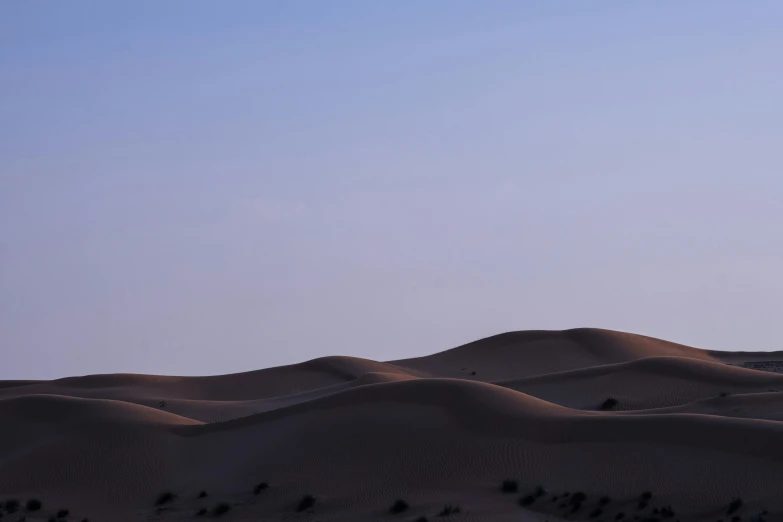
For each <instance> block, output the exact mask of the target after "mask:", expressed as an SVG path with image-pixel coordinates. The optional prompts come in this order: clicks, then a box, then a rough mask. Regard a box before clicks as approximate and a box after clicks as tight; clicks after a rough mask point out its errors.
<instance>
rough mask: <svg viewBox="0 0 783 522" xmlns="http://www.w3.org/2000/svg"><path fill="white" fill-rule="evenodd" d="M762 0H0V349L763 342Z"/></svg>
mask: <svg viewBox="0 0 783 522" xmlns="http://www.w3.org/2000/svg"><path fill="white" fill-rule="evenodd" d="M781 26H783V3H781V2H777V1H754V2H737V1H719V0H709V1H708V0H703V1H695V0H694V1H671V2H637V1H630V2H610V1H595V2H570V1H552V0H546V1H526V2H522V1H517V0H508V1H496V0H489V1H484V0H482V1H462V0H449V1H447V0H428V1H422V2H415V1H391V0H389V1H364V0H361V1H359V0H357V1H340V0H334V1H323V2H318V1H299V0H291V1H288V0H286V1H271V0H268V1H255V0H254V1H228V2H217V1H196V0H171V1H166V2H158V1H153V0H142V1H138V2H116V1H105V0H96V1H84V0H73V1H69V2H55V1H48V2H47V1H6V2H2V3H0V80H1V81H0V350H2V354H3V357H2V363H0V378H7V379H21V378H54V377H62V376H67V375H77V374H88V373H109V372H142V373H159V374H180V375H194V374H216V373H228V372H238V371H245V370H252V369H257V368H261V367H267V366H273V365H279V364H286V363H292V362H298V361H302V360H306V359H310V358H314V357H318V356H323V355H332V354H343V355H355V356H360V357H367V358H372V359H379V360H384V359H394V358H402V357H410V356H416V355H424V354H427V353H432V352H436V351H440V350H444V349H447V348H450V347H453V346H456V345H458V344H461V343H464V342H468V341H472V340H475V339H477V338H480V337H484V336H488V335H492V334H495V333H499V332H502V331H507V330H515V329H560V328H570V327H577V326H596V327H604V328H612V329H619V330H626V331H632V332H636V333H643V334H648V335H653V336H656V337H662V338H666V339H669V340H673V341H678V342H682V343H686V344H691V345H695V346H699V347H705V348H714V349H734V350H774V349H783V346H780V344H779V338H780V311H781V301H783V278H781V275H780V273H781V269H782V267H783V242H782V241H781V239H780V231H779V229H780V225H781V223H783V202H782V201H783V198H782V197H781V196H783V101H782V100H781V96H782V95H781V93H783V68H781V56H783V32H782V31H780V28H781Z"/></svg>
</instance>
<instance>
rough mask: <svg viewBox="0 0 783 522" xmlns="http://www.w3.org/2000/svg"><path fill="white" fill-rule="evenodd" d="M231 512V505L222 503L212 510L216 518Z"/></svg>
mask: <svg viewBox="0 0 783 522" xmlns="http://www.w3.org/2000/svg"><path fill="white" fill-rule="evenodd" d="M229 511H231V504H228V503H227V502H221V503H220V504H218V505H216V506H215V507H214V508H213V509H212V514H213V515H215V516H216V517H219V516H222V515H225V514H226V513H228V512H229Z"/></svg>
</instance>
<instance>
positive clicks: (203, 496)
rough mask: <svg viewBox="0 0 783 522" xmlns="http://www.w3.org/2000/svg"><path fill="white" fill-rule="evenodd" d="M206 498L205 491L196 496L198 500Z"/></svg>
mask: <svg viewBox="0 0 783 522" xmlns="http://www.w3.org/2000/svg"><path fill="white" fill-rule="evenodd" d="M206 496H207V492H206V491H200V492H199V494H198V498H205V497H206Z"/></svg>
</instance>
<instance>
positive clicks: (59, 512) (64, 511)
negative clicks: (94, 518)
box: [57, 509, 69, 518]
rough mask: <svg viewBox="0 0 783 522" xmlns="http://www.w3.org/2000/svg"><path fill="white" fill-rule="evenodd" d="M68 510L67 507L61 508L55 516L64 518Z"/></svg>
mask: <svg viewBox="0 0 783 522" xmlns="http://www.w3.org/2000/svg"><path fill="white" fill-rule="evenodd" d="M68 513H69V511H68V510H67V509H61V510H60V511H58V512H57V518H66V517H67V516H68Z"/></svg>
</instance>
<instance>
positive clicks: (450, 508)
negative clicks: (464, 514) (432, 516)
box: [438, 504, 462, 517]
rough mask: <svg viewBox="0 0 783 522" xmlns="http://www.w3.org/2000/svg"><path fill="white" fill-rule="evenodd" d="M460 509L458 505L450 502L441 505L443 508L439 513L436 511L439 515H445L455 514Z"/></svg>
mask: <svg viewBox="0 0 783 522" xmlns="http://www.w3.org/2000/svg"><path fill="white" fill-rule="evenodd" d="M460 511H462V510H461V509H460V507H459V506H455V505H452V504H446V505H445V506H443V509H441V510H440V513H438V516H439V517H447V516H449V515H455V514H457V513H459V512H460Z"/></svg>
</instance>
